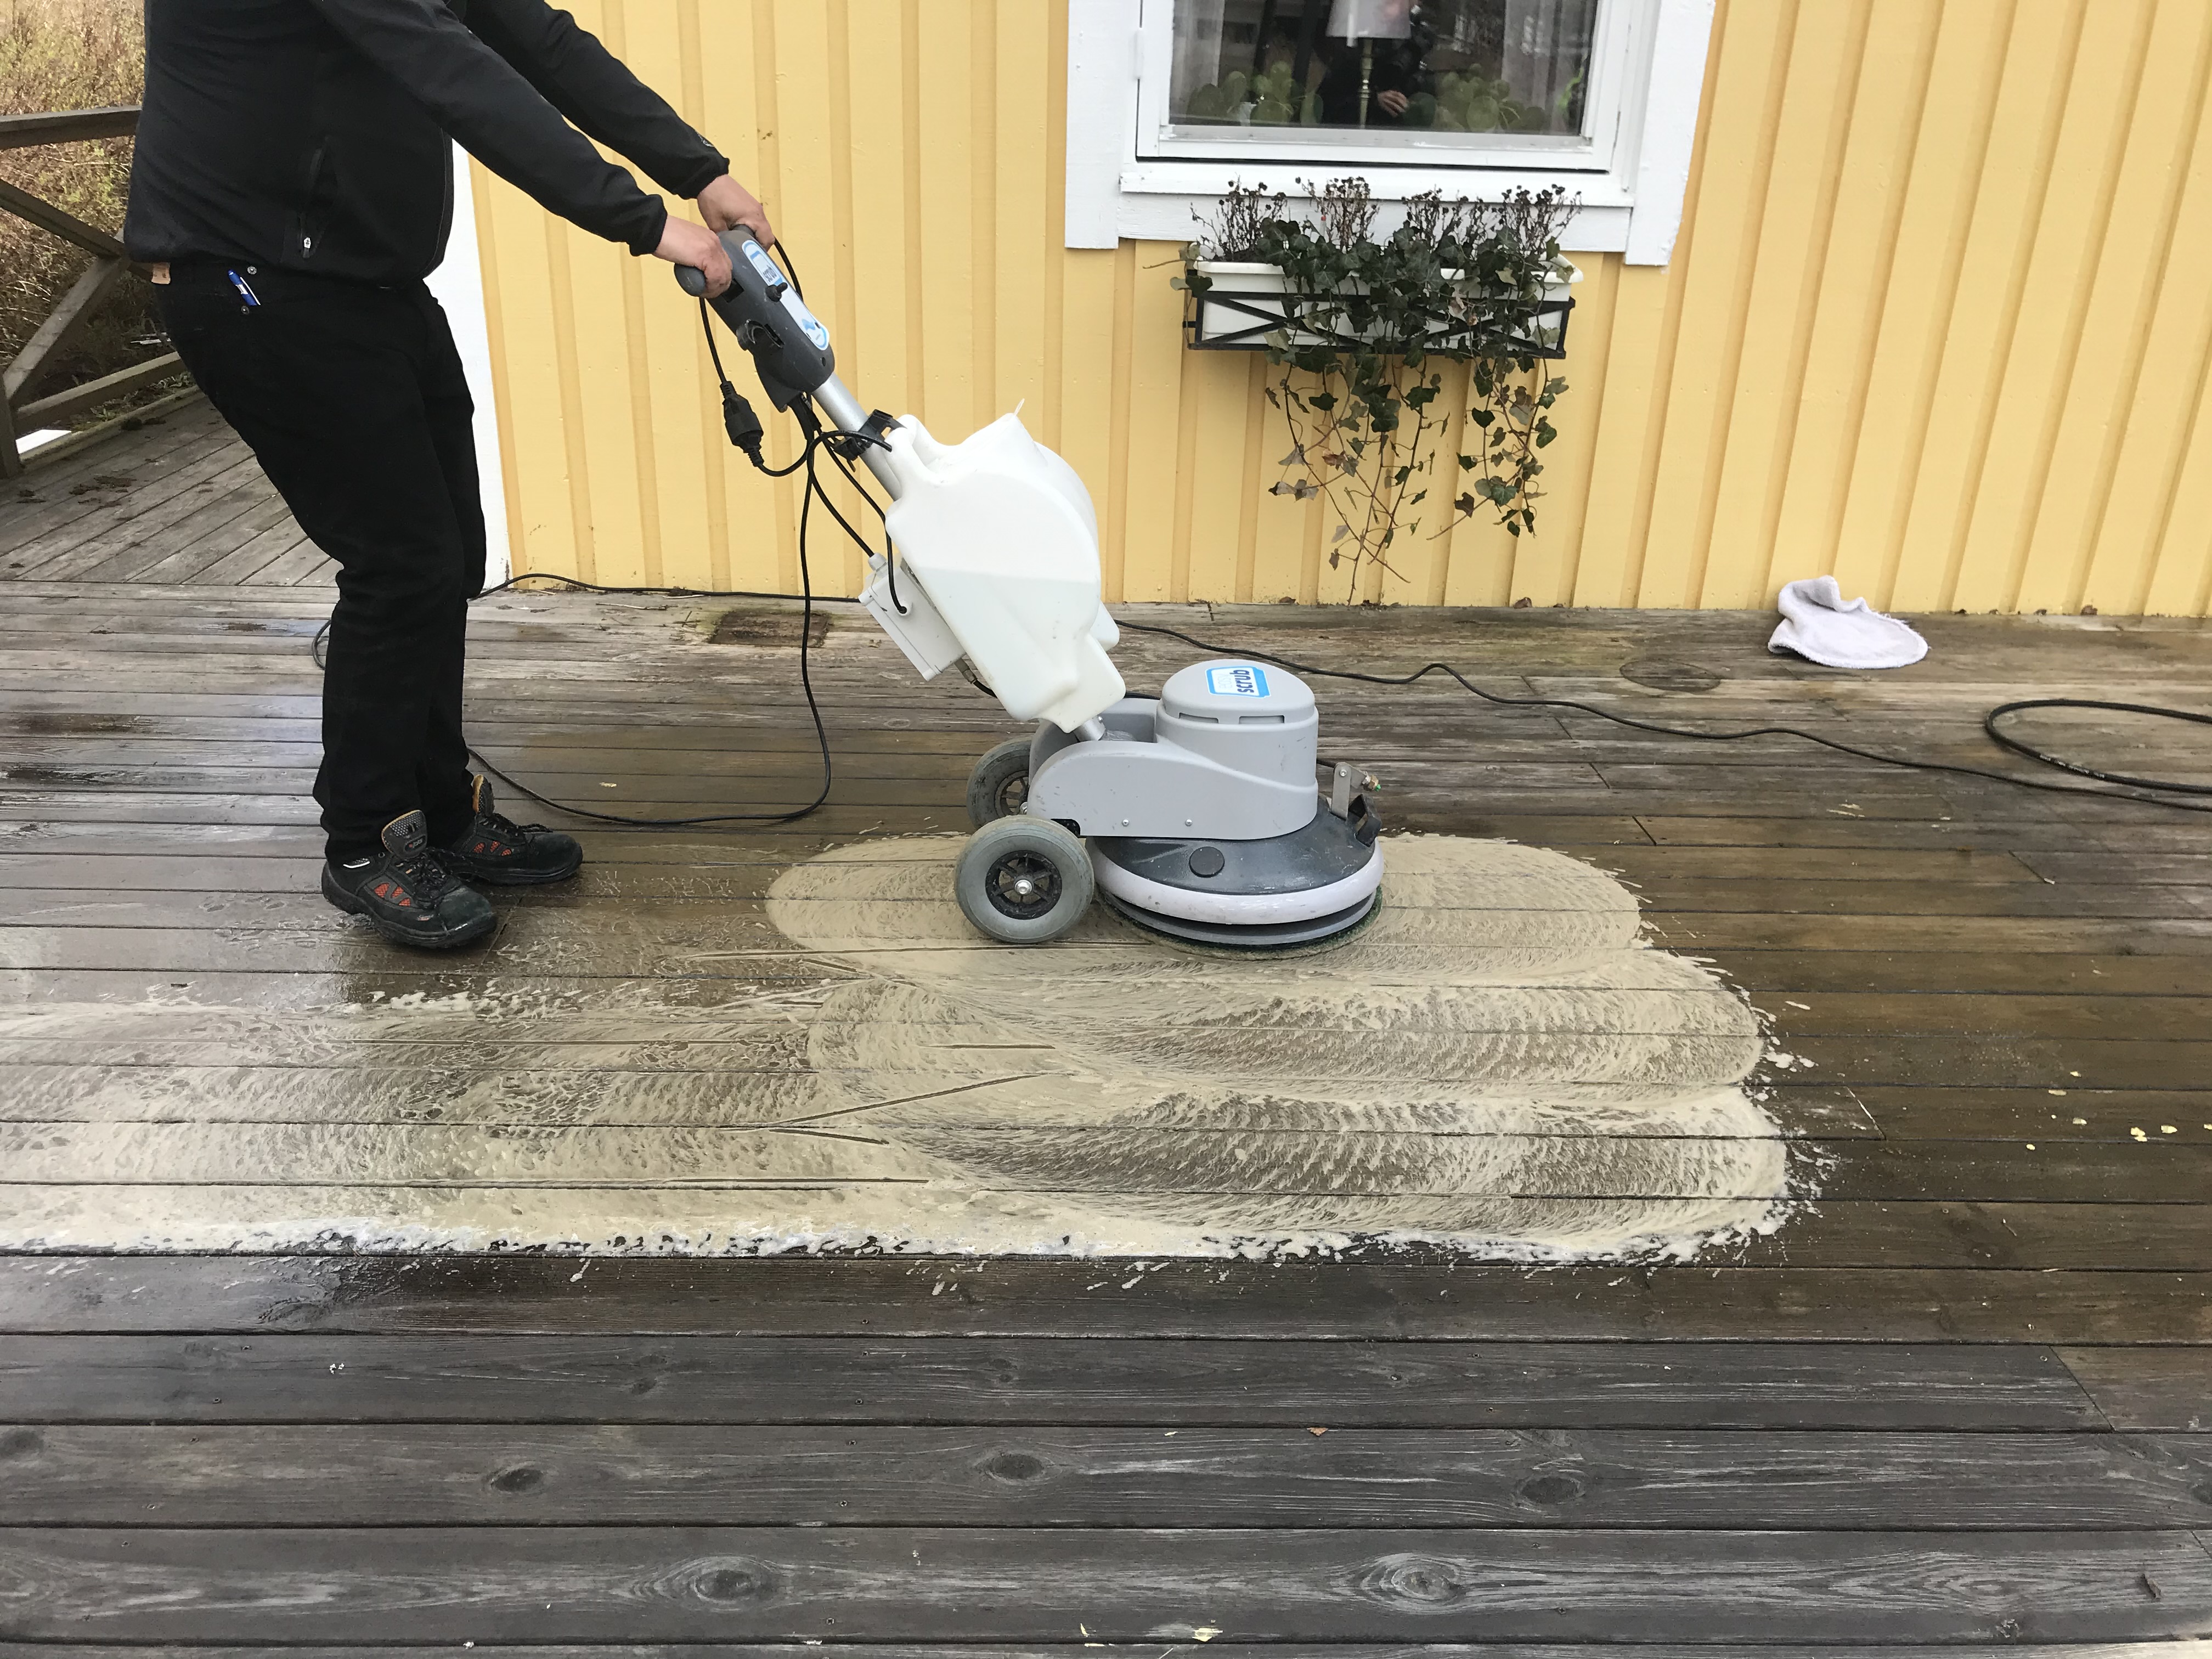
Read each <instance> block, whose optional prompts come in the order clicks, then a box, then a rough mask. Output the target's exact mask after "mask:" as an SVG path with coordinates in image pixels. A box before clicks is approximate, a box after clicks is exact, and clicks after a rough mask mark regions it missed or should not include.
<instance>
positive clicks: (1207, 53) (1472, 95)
mask: <svg viewBox="0 0 2212 1659" xmlns="http://www.w3.org/2000/svg"><path fill="white" fill-rule="evenodd" d="M1601 10H1602V11H1605V12H1607V13H1609V14H1610V15H1608V16H1607V20H1606V21H1607V23H1608V25H1609V26H1611V27H1613V28H1614V29H1615V30H1616V31H1618V29H1619V28H1620V25H1621V22H1622V20H1623V19H1624V18H1625V16H1626V9H1625V8H1623V7H1620V6H1613V7H1609V8H1608V7H1601V5H1600V4H1599V0H1420V3H1416V0H1180V3H1178V4H1176V6H1175V7H1174V9H1173V10H1172V11H1171V12H1170V14H1169V24H1168V27H1167V29H1166V30H1165V31H1164V33H1165V36H1166V40H1167V42H1168V44H1169V47H1170V52H1171V61H1170V70H1169V74H1168V76H1167V77H1166V82H1165V85H1164V88H1163V87H1161V86H1160V85H1159V83H1158V80H1157V79H1156V78H1155V77H1152V76H1147V77H1146V78H1147V80H1148V81H1151V82H1152V86H1153V89H1154V90H1155V91H1157V92H1158V93H1160V94H1162V95H1163V96H1164V107H1158V106H1155V107H1153V108H1152V109H1151V110H1149V111H1147V110H1146V108H1145V107H1144V106H1143V104H1142V103H1140V106H1139V120H1140V122H1141V121H1142V120H1143V118H1144V116H1145V115H1146V114H1147V113H1149V114H1151V116H1152V122H1151V123H1150V124H1149V125H1150V127H1151V128H1152V131H1150V132H1149V133H1147V135H1146V136H1147V137H1149V138H1150V141H1151V142H1150V143H1147V144H1146V145H1144V146H1143V148H1144V149H1145V150H1146V153H1148V154H1152V155H1192V156H1200V155H1206V156H1219V157H1223V158H1225V159H1244V158H1248V157H1249V158H1255V159H1261V158H1267V157H1271V156H1285V155H1287V156H1290V157H1291V158H1292V159H1296V160H1306V159H1313V160H1322V159H1331V160H1346V161H1348V160H1352V159H1354V158H1357V159H1358V160H1360V161H1366V162H1370V163H1380V164H1383V165H1391V164H1400V163H1406V162H1411V161H1428V162H1433V163H1440V164H1443V165H1447V166H1451V165H1466V164H1475V165H1480V164H1483V163H1493V164H1494V163H1499V162H1503V163H1504V164H1505V165H1508V166H1514V165H1525V164H1527V163H1528V162H1529V161H1531V160H1532V159H1534V158H1537V157H1541V158H1542V160H1543V161H1546V162H1547V163H1550V164H1552V165H1559V164H1565V165H1567V166H1571V167H1602V166H1604V164H1605V163H1604V160H1603V159H1602V157H1599V156H1595V155H1594V154H1593V150H1594V145H1593V138H1594V137H1595V135H1594V133H1593V131H1592V129H1593V127H1594V126H1595V125H1596V116H1597V114H1598V112H1599V111H1600V110H1601V108H1602V107H1603V106H1605V104H1606V103H1607V101H1608V100H1607V99H1606V98H1605V97H1604V96H1603V95H1601V96H1599V97H1598V98H1595V99H1593V98H1592V97H1591V95H1590V94H1591V91H1592V86H1591V79H1592V70H1593V67H1594V66H1602V67H1606V68H1609V67H1610V66H1611V64H1613V61H1614V60H1615V59H1616V58H1618V56H1619V53H1618V52H1617V51H1613V50H1607V51H1605V52H1600V51H1599V50H1598V47H1599V40H1598V22H1599V15H1600V13H1601ZM1611 45H1612V43H1610V42H1608V43H1607V46H1611ZM1608 90H1609V88H1608Z"/></svg>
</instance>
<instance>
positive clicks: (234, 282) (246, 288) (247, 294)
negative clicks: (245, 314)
mask: <svg viewBox="0 0 2212 1659" xmlns="http://www.w3.org/2000/svg"><path fill="white" fill-rule="evenodd" d="M223 275H224V276H228V277H229V278H230V285H231V286H232V287H233V288H234V289H237V290H238V297H239V298H240V299H241V300H243V301H246V304H248V305H250V306H258V305H259V304H260V303H261V296H260V295H258V294H256V293H255V292H254V291H253V286H252V283H248V282H247V281H246V278H245V277H243V276H240V275H239V274H238V273H237V272H236V271H234V270H226V271H225V272H223Z"/></svg>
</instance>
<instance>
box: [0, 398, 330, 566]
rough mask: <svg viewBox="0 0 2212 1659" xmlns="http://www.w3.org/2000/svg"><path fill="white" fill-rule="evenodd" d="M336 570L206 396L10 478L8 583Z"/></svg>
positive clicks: (1, 550)
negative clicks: (139, 425)
mask: <svg viewBox="0 0 2212 1659" xmlns="http://www.w3.org/2000/svg"><path fill="white" fill-rule="evenodd" d="M336 568H337V567H336V566H334V565H333V564H332V563H331V562H330V560H328V559H327V558H325V557H324V556H323V552H322V550H321V549H320V548H319V547H317V546H316V545H315V544H313V542H311V541H309V540H308V539H307V537H306V536H304V535H303V534H301V530H300V526H298V525H297V524H295V523H294V522H293V520H292V515H291V513H289V512H288V511H286V509H285V507H284V503H283V501H280V500H278V499H277V495H276V490H275V489H274V488H272V487H271V486H270V483H269V480H268V479H267V478H266V477H263V476H262V472H261V469H260V467H258V465H255V464H254V459H253V456H252V453H251V452H250V451H249V450H248V449H247V448H246V444H245V441H243V440H242V439H240V437H239V436H238V435H237V434H236V433H234V432H233V431H232V430H231V429H230V428H228V426H226V425H225V424H224V423H223V421H222V416H219V415H217V414H216V412H215V410H213V409H211V408H210V407H209V406H208V404H207V403H206V401H205V400H204V399H202V398H194V399H192V400H191V401H190V402H187V403H186V404H184V405H183V406H182V407H181V408H173V409H167V410H164V412H162V413H161V414H158V415H155V416H153V417H152V418H151V419H150V420H149V421H148V422H146V424H144V425H143V426H142V427H140V428H137V429H135V430H133V431H131V432H129V433H119V434H118V435H116V436H115V437H112V438H110V439H107V440H105V441H100V442H99V443H96V444H94V445H92V446H90V447H86V448H82V449H76V450H72V451H71V452H70V453H68V454H67V455H62V456H57V457H56V458H55V459H52V461H48V462H43V463H40V462H36V461H35V459H34V464H33V466H32V467H31V469H30V470H29V471H27V472H26V473H25V474H24V475H23V476H22V477H20V478H15V479H10V480H9V481H8V483H6V484H4V485H0V581H11V580H21V581H94V582H149V583H158V584H161V585H164V586H173V585H176V584H179V583H190V584H191V585H193V586H210V587H247V586H250V587H328V586H331V580H332V576H333V573H334V572H335V570H336Z"/></svg>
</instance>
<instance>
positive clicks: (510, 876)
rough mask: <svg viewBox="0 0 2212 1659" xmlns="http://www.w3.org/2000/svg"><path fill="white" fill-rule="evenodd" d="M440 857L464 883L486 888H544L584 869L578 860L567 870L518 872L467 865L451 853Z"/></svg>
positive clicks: (500, 867)
mask: <svg viewBox="0 0 2212 1659" xmlns="http://www.w3.org/2000/svg"><path fill="white" fill-rule="evenodd" d="M440 856H441V857H442V858H443V859H444V860H446V867H447V869H448V870H451V871H452V872H453V873H454V874H455V875H457V876H459V878H461V879H462V880H463V881H466V882H473V883H477V884H481V885H483V886H485V887H544V886H549V885H550V884H552V883H554V882H556V881H569V880H572V879H574V877H575V875H576V872H578V871H580V870H581V869H582V868H583V867H584V861H583V860H581V859H578V860H576V861H575V862H574V864H572V865H570V866H568V868H567V869H565V870H544V871H524V872H513V871H510V870H508V869H507V868H505V867H503V866H494V867H490V868H483V867H479V866H474V865H465V864H463V863H461V862H460V860H458V859H456V858H454V857H453V854H450V853H448V854H441V855H440Z"/></svg>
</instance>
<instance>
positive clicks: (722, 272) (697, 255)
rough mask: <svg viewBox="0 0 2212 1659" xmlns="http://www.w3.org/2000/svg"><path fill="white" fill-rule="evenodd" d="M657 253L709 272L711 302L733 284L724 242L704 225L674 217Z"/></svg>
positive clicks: (668, 259)
mask: <svg viewBox="0 0 2212 1659" xmlns="http://www.w3.org/2000/svg"><path fill="white" fill-rule="evenodd" d="M724 182H727V181H726V180H725V181H724ZM653 253H654V255H655V257H657V258H662V259H665V260H667V261H668V263H669V264H672V265H691V266H694V267H696V269H698V270H703V271H705V272H706V273H707V295H708V298H709V299H711V298H713V297H714V295H717V294H720V293H721V292H722V290H723V289H726V288H727V287H729V285H730V256H729V255H728V254H727V253H726V252H723V251H722V244H721V241H720V239H719V238H717V237H716V236H715V234H714V232H713V231H711V230H709V229H708V228H706V227H705V226H704V225H695V224H693V223H692V222H690V220H689V219H679V218H678V217H677V216H675V215H674V214H672V213H671V214H670V215H669V216H668V228H666V229H665V230H663V231H662V232H661V233H660V246H659V247H657V248H655V249H653Z"/></svg>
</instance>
